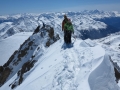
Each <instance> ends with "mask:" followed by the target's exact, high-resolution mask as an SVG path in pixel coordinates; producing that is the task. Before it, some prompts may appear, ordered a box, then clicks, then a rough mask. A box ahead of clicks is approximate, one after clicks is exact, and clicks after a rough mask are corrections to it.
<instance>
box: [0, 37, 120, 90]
mask: <svg viewBox="0 0 120 90" xmlns="http://www.w3.org/2000/svg"><path fill="white" fill-rule="evenodd" d="M40 54H41V52H38V53H37V54H36V56H35V58H36V59H38V62H36V63H35V65H34V67H33V68H32V69H31V70H30V71H29V72H27V73H25V75H24V77H26V78H25V79H24V82H23V83H22V84H21V85H19V86H18V87H17V88H15V90H26V89H29V90H38V89H40V90H120V89H119V87H118V86H117V84H116V82H115V76H114V70H113V66H112V64H111V62H110V60H109V57H108V55H106V54H105V51H104V49H103V48H102V47H101V46H99V45H97V44H96V43H94V42H92V41H91V40H86V41H83V40H78V39H77V40H76V42H75V43H74V44H72V45H65V44H64V43H63V40H59V41H57V42H56V43H55V44H53V45H51V46H50V47H49V48H48V49H46V51H45V52H44V53H43V55H42V56H41V57H39V55H40ZM15 78H17V74H16V75H14V76H13V78H11V79H10V80H9V81H8V82H6V83H5V84H4V85H3V86H2V87H1V88H0V89H1V90H10V87H8V86H9V84H10V83H11V82H12V81H13V80H14V79H15Z"/></svg>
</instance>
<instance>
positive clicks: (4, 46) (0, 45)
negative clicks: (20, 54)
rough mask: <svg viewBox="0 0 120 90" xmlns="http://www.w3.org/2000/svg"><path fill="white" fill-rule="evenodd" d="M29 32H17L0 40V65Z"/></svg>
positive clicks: (16, 48) (17, 47)
mask: <svg viewBox="0 0 120 90" xmlns="http://www.w3.org/2000/svg"><path fill="white" fill-rule="evenodd" d="M30 35H32V33H31V32H22V33H17V34H15V35H13V36H11V37H9V38H6V39H3V40H0V66H2V65H4V64H5V63H6V62H7V60H8V59H9V58H10V56H11V55H12V54H13V52H14V51H15V50H18V49H19V47H20V45H21V44H22V43H23V42H24V41H25V40H26V39H27V38H28V37H29V36H30Z"/></svg>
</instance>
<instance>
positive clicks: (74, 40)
mask: <svg viewBox="0 0 120 90" xmlns="http://www.w3.org/2000/svg"><path fill="white" fill-rule="evenodd" d="M73 38H74V42H75V41H76V36H75V35H73ZM74 42H73V43H74Z"/></svg>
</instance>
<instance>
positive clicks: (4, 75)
mask: <svg viewBox="0 0 120 90" xmlns="http://www.w3.org/2000/svg"><path fill="white" fill-rule="evenodd" d="M10 73H11V69H10V68H9V67H6V68H5V69H4V70H3V71H2V72H1V74H0V86H2V85H3V84H4V83H5V81H6V80H7V78H8V76H9V75H10Z"/></svg>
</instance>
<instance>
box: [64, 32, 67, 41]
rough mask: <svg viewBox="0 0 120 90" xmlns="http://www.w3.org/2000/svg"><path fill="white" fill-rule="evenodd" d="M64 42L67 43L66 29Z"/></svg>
mask: <svg viewBox="0 0 120 90" xmlns="http://www.w3.org/2000/svg"><path fill="white" fill-rule="evenodd" d="M64 42H65V43H67V31H64Z"/></svg>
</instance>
